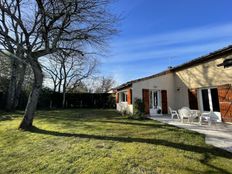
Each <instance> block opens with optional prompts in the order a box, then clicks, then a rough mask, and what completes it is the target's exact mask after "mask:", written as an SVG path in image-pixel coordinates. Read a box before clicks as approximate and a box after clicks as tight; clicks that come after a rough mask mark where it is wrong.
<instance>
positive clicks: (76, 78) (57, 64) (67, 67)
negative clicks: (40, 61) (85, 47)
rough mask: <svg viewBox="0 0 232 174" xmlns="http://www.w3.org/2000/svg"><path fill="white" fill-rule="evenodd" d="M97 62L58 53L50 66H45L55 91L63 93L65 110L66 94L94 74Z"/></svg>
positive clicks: (50, 60) (51, 59) (53, 56)
mask: <svg viewBox="0 0 232 174" xmlns="http://www.w3.org/2000/svg"><path fill="white" fill-rule="evenodd" d="M95 67H96V60H95V59H91V58H89V57H84V56H80V55H79V54H77V55H76V54H75V52H74V53H69V54H67V53H66V52H63V53H62V52H61V53H60V52H58V53H56V54H54V55H52V56H51V58H50V59H49V66H43V68H44V70H45V71H46V72H47V73H48V75H49V77H50V79H51V80H52V82H53V91H54V92H56V91H57V90H58V92H61V91H62V93H63V102H62V106H63V108H65V104H66V93H67V92H69V91H72V90H73V89H74V88H76V87H77V86H79V85H80V82H81V81H82V80H84V79H86V78H88V77H89V76H90V75H92V74H93V73H94V70H95Z"/></svg>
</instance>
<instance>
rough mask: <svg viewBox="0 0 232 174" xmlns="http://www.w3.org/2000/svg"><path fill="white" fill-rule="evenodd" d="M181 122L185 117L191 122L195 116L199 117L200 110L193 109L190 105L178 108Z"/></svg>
mask: <svg viewBox="0 0 232 174" xmlns="http://www.w3.org/2000/svg"><path fill="white" fill-rule="evenodd" d="M178 112H179V115H180V118H181V122H182V123H183V122H184V118H187V119H188V122H189V123H190V124H191V123H192V122H193V120H194V119H195V118H197V117H198V112H197V111H196V110H191V109H189V108H188V107H183V108H181V109H179V110H178Z"/></svg>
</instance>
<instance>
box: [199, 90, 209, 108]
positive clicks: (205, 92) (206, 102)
mask: <svg viewBox="0 0 232 174" xmlns="http://www.w3.org/2000/svg"><path fill="white" fill-rule="evenodd" d="M201 94H202V103H203V109H204V111H210V107H209V95H208V89H203V90H202V91H201Z"/></svg>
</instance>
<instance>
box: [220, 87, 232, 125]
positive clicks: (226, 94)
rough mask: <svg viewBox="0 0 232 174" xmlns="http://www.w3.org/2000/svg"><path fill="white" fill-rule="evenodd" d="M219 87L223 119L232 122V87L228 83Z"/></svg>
mask: <svg viewBox="0 0 232 174" xmlns="http://www.w3.org/2000/svg"><path fill="white" fill-rule="evenodd" d="M217 89H218V97H219V106H220V112H221V117H222V121H224V122H232V87H231V85H230V84H227V85H222V86H218V88H217Z"/></svg>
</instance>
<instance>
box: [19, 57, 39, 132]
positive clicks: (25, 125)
mask: <svg viewBox="0 0 232 174" xmlns="http://www.w3.org/2000/svg"><path fill="white" fill-rule="evenodd" d="M30 64H31V67H32V69H33V73H34V84H33V88H32V91H31V93H30V95H29V98H28V102H27V106H26V110H25V114H24V117H23V120H22V122H21V124H20V126H19V129H23V130H28V129H31V128H32V124H33V119H34V116H35V111H36V107H37V103H38V99H39V94H40V90H41V88H42V83H43V73H42V69H41V66H40V64H39V62H38V61H36V60H31V62H30Z"/></svg>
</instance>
